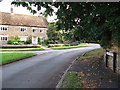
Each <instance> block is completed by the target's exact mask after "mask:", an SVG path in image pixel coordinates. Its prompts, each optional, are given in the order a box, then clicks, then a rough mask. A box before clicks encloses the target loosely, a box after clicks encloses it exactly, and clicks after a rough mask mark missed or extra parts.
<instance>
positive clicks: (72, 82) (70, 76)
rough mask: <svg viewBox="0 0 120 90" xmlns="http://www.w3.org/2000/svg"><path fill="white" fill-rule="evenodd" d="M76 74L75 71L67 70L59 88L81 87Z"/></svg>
mask: <svg viewBox="0 0 120 90" xmlns="http://www.w3.org/2000/svg"><path fill="white" fill-rule="evenodd" d="M77 76H78V73H77V72H67V74H66V76H65V80H64V82H63V84H62V86H61V88H82V83H81V81H80V80H79V79H78V77H77Z"/></svg>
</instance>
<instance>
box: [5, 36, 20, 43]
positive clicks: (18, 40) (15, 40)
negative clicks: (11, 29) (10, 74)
mask: <svg viewBox="0 0 120 90" xmlns="http://www.w3.org/2000/svg"><path fill="white" fill-rule="evenodd" d="M19 42H20V38H19V37H15V38H13V39H11V40H8V42H7V43H8V44H19Z"/></svg>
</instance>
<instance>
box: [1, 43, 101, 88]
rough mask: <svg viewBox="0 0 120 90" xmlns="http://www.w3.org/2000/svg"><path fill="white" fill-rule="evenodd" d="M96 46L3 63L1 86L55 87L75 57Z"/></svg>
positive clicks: (50, 52)
mask: <svg viewBox="0 0 120 90" xmlns="http://www.w3.org/2000/svg"><path fill="white" fill-rule="evenodd" d="M96 48H100V46H99V45H97V44H96V45H92V46H89V47H82V48H75V49H66V50H51V51H49V52H46V53H45V54H42V55H37V56H34V57H31V58H28V59H24V60H21V61H18V62H14V63H11V64H8V65H4V66H2V88H55V87H56V85H57V83H58V82H59V80H60V79H61V76H62V75H63V73H64V71H65V70H66V69H67V68H68V66H69V65H70V63H71V62H72V61H73V60H74V59H75V58H76V57H78V56H80V55H82V54H84V53H85V52H88V51H90V50H93V49H96ZM39 52H41V51H39ZM37 53H38V52H37Z"/></svg>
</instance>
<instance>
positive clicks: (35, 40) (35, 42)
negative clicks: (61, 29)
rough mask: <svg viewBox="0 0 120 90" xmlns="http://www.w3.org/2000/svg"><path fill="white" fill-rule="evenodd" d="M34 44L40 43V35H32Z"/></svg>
mask: <svg viewBox="0 0 120 90" xmlns="http://www.w3.org/2000/svg"><path fill="white" fill-rule="evenodd" d="M32 44H38V37H37V36H33V37H32Z"/></svg>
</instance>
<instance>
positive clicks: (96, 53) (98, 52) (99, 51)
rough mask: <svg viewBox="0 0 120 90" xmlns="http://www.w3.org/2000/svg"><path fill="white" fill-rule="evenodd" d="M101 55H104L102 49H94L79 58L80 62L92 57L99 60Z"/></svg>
mask: <svg viewBox="0 0 120 90" xmlns="http://www.w3.org/2000/svg"><path fill="white" fill-rule="evenodd" d="M103 54H104V49H103V48H99V49H95V50H92V51H90V52H87V53H86V54H85V55H84V56H82V57H81V58H80V60H88V59H90V58H92V57H96V58H100V57H101V56H103Z"/></svg>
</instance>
